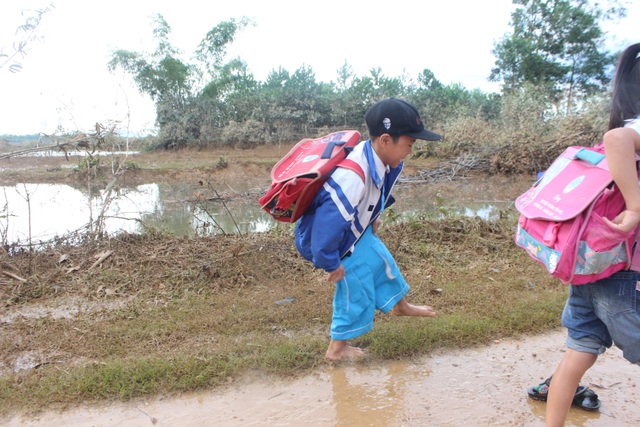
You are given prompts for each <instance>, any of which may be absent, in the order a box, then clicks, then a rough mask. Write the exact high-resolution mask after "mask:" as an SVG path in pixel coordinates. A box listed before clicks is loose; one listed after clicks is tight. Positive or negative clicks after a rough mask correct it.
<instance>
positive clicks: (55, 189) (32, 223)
mask: <svg viewBox="0 0 640 427" xmlns="http://www.w3.org/2000/svg"><path fill="white" fill-rule="evenodd" d="M516 185H517V184H516ZM234 186H235V187H237V185H235V184H234ZM454 186H455V187H454V188H455V190H453V191H451V189H450V188H447V187H443V188H442V190H441V191H439V192H438V191H437V190H434V188H439V187H435V186H429V185H427V184H420V185H411V184H403V185H398V187H397V189H396V190H395V191H394V195H395V197H396V199H397V202H396V204H395V205H394V210H395V212H397V213H398V214H399V215H400V216H401V217H404V218H406V217H411V216H414V215H418V214H427V215H429V216H431V217H442V216H446V215H465V216H479V217H481V218H484V219H493V218H496V217H497V216H498V215H499V214H500V211H501V210H505V209H509V208H512V206H513V202H512V200H511V199H510V198H502V199H501V198H500V194H498V193H497V192H496V191H494V190H493V188H492V187H491V181H487V182H481V183H479V182H473V181H469V182H461V183H455V184H454ZM246 191H247V189H242V191H241V193H244V194H246ZM512 191H513V190H512ZM194 192H199V193H202V194H203V195H204V196H205V200H198V199H196V197H195V196H194ZM208 196H211V194H209V195H208ZM208 196H207V195H206V194H205V193H204V192H203V191H202V188H200V187H199V186H197V185H195V184H194V183H188V182H173V183H156V182H151V183H146V184H139V185H133V186H129V187H127V186H120V187H118V188H117V189H115V190H114V191H113V192H112V193H106V192H105V191H104V190H103V189H100V190H94V191H93V192H90V191H89V190H88V189H87V188H84V187H73V186H70V185H67V184H50V183H42V184H33V183H32V184H16V185H13V186H4V187H2V186H0V237H1V238H2V241H3V242H6V243H8V244H14V243H22V244H25V243H29V242H31V243H33V244H35V245H38V244H39V243H40V242H47V241H49V240H51V239H53V238H55V237H60V236H65V235H70V234H73V233H75V232H77V231H83V230H85V229H86V227H87V225H89V224H93V225H92V227H94V228H93V229H95V228H96V227H97V225H96V224H97V223H96V220H97V219H98V218H99V217H100V215H101V214H102V215H103V217H104V228H103V229H104V231H105V232H106V233H107V234H109V235H115V234H118V233H121V232H128V233H141V232H142V231H143V230H144V229H145V227H154V228H157V229H161V230H166V231H169V232H171V233H173V234H175V235H178V236H189V235H208V234H212V233H237V232H241V233H252V232H261V231H265V230H268V229H269V228H271V227H273V226H274V225H275V224H276V221H274V220H273V219H272V218H271V217H270V216H269V215H268V214H267V213H266V212H264V211H263V210H262V209H261V208H260V206H259V203H258V201H257V197H254V196H249V197H247V196H238V195H234V194H232V195H227V196H225V197H220V198H209V197H208Z"/></svg>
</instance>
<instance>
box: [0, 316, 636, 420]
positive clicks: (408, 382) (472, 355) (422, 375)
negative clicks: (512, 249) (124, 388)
mask: <svg viewBox="0 0 640 427" xmlns="http://www.w3.org/2000/svg"><path fill="white" fill-rule="evenodd" d="M563 351H564V331H563V330H560V329H558V330H556V331H553V332H551V333H548V334H545V335H541V336H535V337H526V338H520V339H514V340H504V341H499V342H493V343H491V344H490V345H488V346H482V347H478V348H474V349H464V350H459V351H453V352H450V351H448V352H441V351H437V352H434V353H433V354H431V355H429V356H427V357H424V358H420V359H416V360H411V361H409V360H400V361H392V362H389V363H385V364H382V365H371V364H366V363H360V364H346V365H343V366H326V367H322V368H320V369H318V370H317V371H316V372H314V373H313V374H312V375H310V376H307V377H304V378H299V379H296V380H280V379H273V378H266V377H260V376H257V375H254V377H252V378H246V379H245V380H244V381H243V382H242V383H241V384H234V385H232V386H229V387H227V388H226V389H221V390H220V389H219V390H215V391H210V392H200V393H196V394H186V395H183V396H180V397H171V398H168V397H165V398H156V399H147V400H142V401H135V402H128V403H118V404H112V405H109V406H100V407H97V406H83V407H78V408H75V409H72V410H69V411H66V412H62V413H60V412H43V413H40V414H39V415H37V416H31V417H16V418H13V419H10V420H5V422H6V423H5V424H3V425H5V426H7V427H17V426H24V427H28V426H31V427H36V426H47V427H49V426H69V427H71V426H77V427H80V426H82V427H85V426H86V427H89V426H93V427H106V426H114V427H115V426H119V427H134V426H136V427H137V426H180V427H195V426H202V427H204V426H305V427H312V426H427V425H428V426H452V427H453V426H456V427H457V426H543V425H544V411H545V403H543V402H537V401H533V400H530V399H528V397H527V394H526V389H527V387H530V386H533V385H537V384H538V383H540V382H541V381H543V380H544V379H545V378H546V376H548V374H550V373H552V372H553V369H554V368H555V366H556V363H557V362H558V361H559V359H560V357H561V356H562V353H563ZM639 383H640V369H639V368H638V367H637V366H634V365H631V364H629V363H628V362H627V361H626V360H624V359H623V358H622V353H621V351H620V350H618V349H617V348H612V349H610V350H609V351H608V352H607V353H605V355H603V356H601V357H600V358H599V360H598V362H597V363H596V365H595V366H594V367H593V368H592V369H591V370H590V371H589V372H587V375H586V376H585V378H584V379H583V382H582V384H586V385H588V386H589V387H591V388H592V389H593V390H594V391H595V392H596V393H598V395H599V396H600V399H601V401H602V407H601V408H600V411H599V412H586V411H584V410H581V409H579V408H572V409H571V411H570V414H569V418H568V421H567V425H568V426H607V427H608V426H611V427H620V426H638V425H640V410H639V409H638V401H639V399H640V384H639ZM0 421H1V420H0Z"/></svg>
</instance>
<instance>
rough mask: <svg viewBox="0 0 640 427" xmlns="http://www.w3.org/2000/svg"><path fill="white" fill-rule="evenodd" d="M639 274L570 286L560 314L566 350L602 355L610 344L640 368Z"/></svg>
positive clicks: (620, 275)
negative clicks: (565, 336) (565, 338)
mask: <svg viewBox="0 0 640 427" xmlns="http://www.w3.org/2000/svg"><path fill="white" fill-rule="evenodd" d="M639 280H640V273H637V272H633V271H621V272H619V273H616V274H614V275H612V276H611V277H609V278H607V279H602V280H598V281H597V282H593V283H588V284H585V285H571V286H569V297H568V299H567V303H566V305H565V307H564V311H563V312H562V325H563V326H564V327H566V328H567V330H568V336H567V347H568V348H571V349H573V350H576V351H580V352H583V353H591V354H596V355H599V354H602V353H604V352H605V350H606V349H607V348H609V347H611V345H612V344H613V343H615V345H616V346H617V347H618V348H620V349H621V350H622V353H623V355H624V358H625V359H627V360H628V361H629V362H631V363H637V364H640V291H639V290H638V289H639V288H638V286H639V285H638V281H639Z"/></svg>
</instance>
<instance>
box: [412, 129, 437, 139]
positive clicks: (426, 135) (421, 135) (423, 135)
mask: <svg viewBox="0 0 640 427" xmlns="http://www.w3.org/2000/svg"><path fill="white" fill-rule="evenodd" d="M403 135H407V136H410V137H412V138H416V139H424V140H425V141H439V140H441V139H442V135H438V134H437V133H435V132H431V131H430V130H426V129H423V130H421V131H420V132H415V133H404V134H403Z"/></svg>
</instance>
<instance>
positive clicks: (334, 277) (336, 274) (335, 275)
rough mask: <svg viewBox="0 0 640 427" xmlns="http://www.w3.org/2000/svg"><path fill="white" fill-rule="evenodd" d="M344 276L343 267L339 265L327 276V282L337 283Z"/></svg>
mask: <svg viewBox="0 0 640 427" xmlns="http://www.w3.org/2000/svg"><path fill="white" fill-rule="evenodd" d="M344 274H345V272H344V266H343V265H342V264H340V267H338V268H336V269H335V270H333V271H332V272H331V273H329V274H327V282H329V283H336V282H339V281H340V280H342V278H343V277H344Z"/></svg>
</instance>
